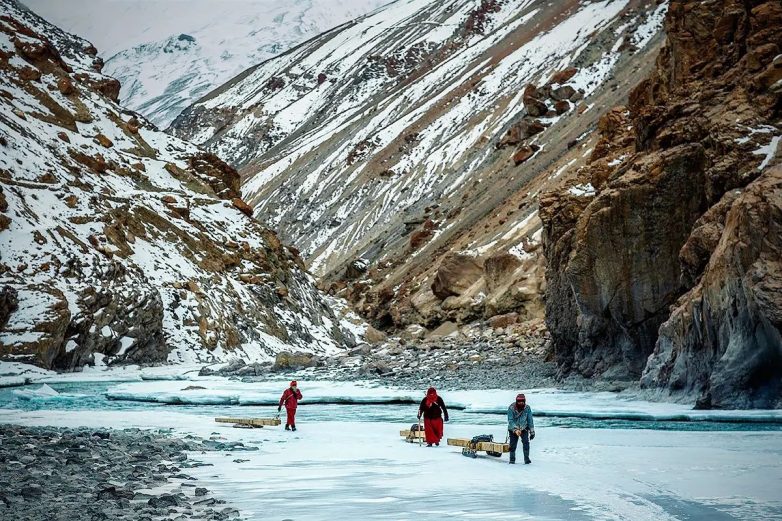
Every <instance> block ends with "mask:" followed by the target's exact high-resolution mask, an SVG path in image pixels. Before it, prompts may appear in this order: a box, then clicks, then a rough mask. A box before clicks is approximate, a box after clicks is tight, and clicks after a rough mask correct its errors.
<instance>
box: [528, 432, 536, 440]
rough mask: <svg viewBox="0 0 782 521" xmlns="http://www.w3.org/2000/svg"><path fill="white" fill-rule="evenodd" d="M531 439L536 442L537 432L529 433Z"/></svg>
mask: <svg viewBox="0 0 782 521" xmlns="http://www.w3.org/2000/svg"><path fill="white" fill-rule="evenodd" d="M529 439H530V440H534V439H535V431H529Z"/></svg>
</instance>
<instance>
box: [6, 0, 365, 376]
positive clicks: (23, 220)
mask: <svg viewBox="0 0 782 521" xmlns="http://www.w3.org/2000/svg"><path fill="white" fill-rule="evenodd" d="M96 54H97V51H96V50H95V48H94V47H93V46H92V45H90V44H89V42H87V41H84V40H82V39H80V38H78V37H75V36H73V35H70V34H67V33H64V32H63V31H61V30H59V29H57V28H56V27H54V26H52V25H50V24H48V23H47V22H45V21H44V20H42V19H40V18H38V17H37V16H35V15H34V14H32V13H30V12H29V11H27V10H25V9H24V8H22V7H21V6H19V5H18V4H16V3H15V2H13V1H10V0H3V1H2V3H1V4H0V356H2V357H3V358H4V359H14V360H21V361H30V362H33V363H37V364H40V365H43V366H45V367H48V368H58V369H73V368H77V367H79V366H82V365H84V364H87V363H100V362H105V363H122V362H136V363H153V362H161V361H166V360H168V361H191V360H192V361H195V360H202V361H208V360H223V359H226V358H230V357H234V356H238V357H241V358H245V359H252V360H259V359H264V358H269V357H270V356H272V355H274V354H275V353H276V352H278V351H280V350H283V349H303V350H309V351H315V352H330V351H331V352H333V351H335V350H338V349H339V348H340V347H343V346H345V345H346V344H347V345H350V344H351V343H352V342H353V341H352V335H351V334H350V333H348V332H347V331H345V330H344V329H343V327H342V324H341V317H338V316H336V315H335V313H334V312H333V311H332V309H331V308H330V306H329V303H328V302H327V300H326V298H325V297H324V296H323V295H322V294H320V293H319V292H318V291H317V290H316V289H315V287H314V285H313V282H312V279H311V277H309V275H307V274H306V273H305V272H304V271H303V262H302V260H301V259H300V258H299V256H298V254H297V252H296V251H294V250H292V249H289V248H287V247H286V246H284V245H283V244H282V243H281V242H280V240H279V239H278V238H277V236H276V235H275V234H274V233H272V232H270V231H269V230H267V229H265V228H264V227H263V226H261V225H260V224H259V223H258V222H257V221H255V220H254V219H253V218H252V217H251V216H250V214H251V210H250V208H249V207H248V205H247V204H246V203H244V201H243V200H242V199H241V198H240V196H239V193H238V190H239V176H238V173H237V172H236V170H234V169H233V168H231V167H230V166H228V165H227V164H226V163H224V162H223V161H221V160H220V159H219V158H217V157H216V156H214V155H212V154H208V153H205V152H203V151H201V150H199V149H197V148H196V147H195V146H193V145H191V144H189V143H186V142H183V141H181V140H179V139H176V138H173V137H171V136H168V135H166V134H163V133H161V132H158V131H156V130H155V129H154V127H153V126H152V125H150V124H149V123H147V122H146V120H144V118H142V117H141V116H139V115H137V114H135V113H132V112H129V111H126V110H123V109H122V108H121V107H120V106H118V105H117V104H116V100H117V96H118V93H119V88H120V86H119V83H118V82H117V81H116V80H114V79H112V78H109V77H107V76H104V75H103V74H101V72H100V71H101V67H102V60H100V58H97V57H96Z"/></svg>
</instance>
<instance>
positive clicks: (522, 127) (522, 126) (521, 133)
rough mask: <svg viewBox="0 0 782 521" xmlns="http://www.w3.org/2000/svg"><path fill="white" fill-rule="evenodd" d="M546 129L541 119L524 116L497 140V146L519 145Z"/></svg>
mask: <svg viewBox="0 0 782 521" xmlns="http://www.w3.org/2000/svg"><path fill="white" fill-rule="evenodd" d="M544 130H546V127H545V125H543V123H541V122H540V120H537V119H529V118H524V119H522V120H521V121H519V122H518V123H516V124H515V125H513V126H511V127H510V128H509V129H508V131H507V132H506V133H505V135H504V136H503V137H502V139H500V141H499V142H497V148H504V147H506V146H515V145H518V144H520V143H522V142H523V141H524V140H525V139H527V138H529V137H532V136H534V135H535V134H539V133H540V132H543V131H544Z"/></svg>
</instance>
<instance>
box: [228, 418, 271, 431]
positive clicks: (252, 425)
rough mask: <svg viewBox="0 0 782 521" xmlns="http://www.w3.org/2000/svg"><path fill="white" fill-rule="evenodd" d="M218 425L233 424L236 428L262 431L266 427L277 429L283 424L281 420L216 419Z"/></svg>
mask: <svg viewBox="0 0 782 521" xmlns="http://www.w3.org/2000/svg"><path fill="white" fill-rule="evenodd" d="M215 421H216V422H217V423H233V424H234V427H245V428H248V429H262V428H264V427H277V426H278V425H280V424H281V423H282V422H281V421H280V419H279V418H215Z"/></svg>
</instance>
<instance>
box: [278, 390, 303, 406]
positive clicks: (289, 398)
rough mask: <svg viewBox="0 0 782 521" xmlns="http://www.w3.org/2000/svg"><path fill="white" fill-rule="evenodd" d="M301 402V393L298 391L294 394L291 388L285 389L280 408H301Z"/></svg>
mask: <svg viewBox="0 0 782 521" xmlns="http://www.w3.org/2000/svg"><path fill="white" fill-rule="evenodd" d="M299 400H301V391H299V390H298V389H296V391H295V392H294V391H293V390H291V388H290V387H289V388H287V389H285V392H284V393H282V397H281V398H280V407H282V406H283V405H285V408H286V409H295V408H296V407H298V406H299Z"/></svg>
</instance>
